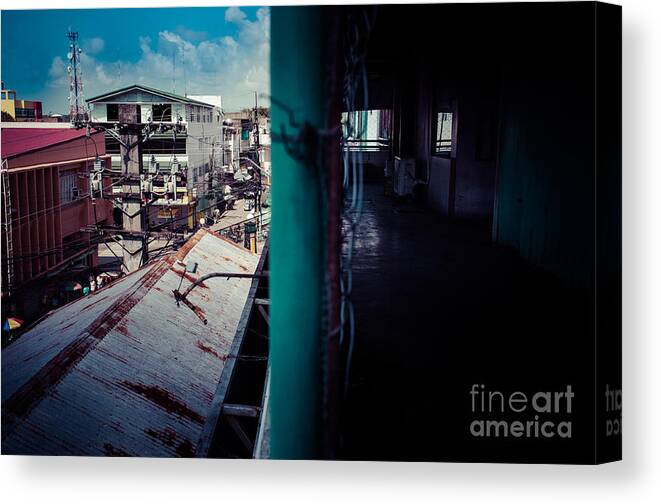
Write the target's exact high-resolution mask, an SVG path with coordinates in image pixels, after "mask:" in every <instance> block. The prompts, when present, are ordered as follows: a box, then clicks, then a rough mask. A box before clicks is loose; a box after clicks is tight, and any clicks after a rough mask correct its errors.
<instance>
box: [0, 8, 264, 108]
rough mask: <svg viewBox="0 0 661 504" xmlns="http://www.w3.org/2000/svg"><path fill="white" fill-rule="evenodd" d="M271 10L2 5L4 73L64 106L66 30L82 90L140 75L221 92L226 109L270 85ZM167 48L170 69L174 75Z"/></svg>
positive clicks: (24, 91) (11, 84) (92, 91)
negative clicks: (76, 47) (77, 52)
mask: <svg viewBox="0 0 661 504" xmlns="http://www.w3.org/2000/svg"><path fill="white" fill-rule="evenodd" d="M269 21H270V20H269V11H268V8H264V7H261V8H258V7H241V8H238V7H229V8H222V7H217V8H215V7H214V8H155V9H71V10H31V11H6V10H4V11H2V81H3V82H4V83H5V87H7V88H11V89H15V90H16V91H17V97H18V98H24V99H28V100H30V99H33V100H42V101H43V102H44V112H49V111H53V112H60V113H66V112H67V107H68V105H67V103H68V102H67V96H68V87H67V86H68V76H67V72H66V66H67V65H66V53H67V47H68V41H67V39H66V32H67V31H68V30H69V29H72V30H74V31H77V32H78V33H79V36H80V42H81V46H82V48H83V58H82V66H83V68H82V71H83V82H84V84H85V96H86V97H88V98H89V97H91V96H94V95H96V94H100V93H103V92H105V91H109V90H111V89H116V88H119V87H123V86H127V85H130V84H134V83H142V84H145V85H148V86H153V87H157V88H160V89H163V90H166V91H173V88H174V90H175V91H176V92H177V93H178V94H184V92H185V91H187V92H188V94H189V95H190V94H199V95H222V96H223V99H224V105H225V109H226V110H238V109H240V108H242V107H245V106H250V105H251V104H252V103H253V102H254V98H252V92H253V91H258V92H259V93H268V92H269V48H270V47H269V44H270V38H269V37H270V33H269ZM173 55H174V58H175V68H176V70H175V73H174V77H175V79H174V83H173V72H172V68H173V64H172V60H173Z"/></svg>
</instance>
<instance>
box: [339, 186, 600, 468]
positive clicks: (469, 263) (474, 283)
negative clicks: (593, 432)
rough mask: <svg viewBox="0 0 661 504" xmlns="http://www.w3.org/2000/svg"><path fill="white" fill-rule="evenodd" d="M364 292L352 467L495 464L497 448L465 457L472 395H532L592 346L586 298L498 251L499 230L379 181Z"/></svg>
mask: <svg viewBox="0 0 661 504" xmlns="http://www.w3.org/2000/svg"><path fill="white" fill-rule="evenodd" d="M345 241H346V240H345ZM344 252H345V254H346V244H345V251H344ZM353 282H354V283H353V296H352V299H353V303H354V307H355V314H356V333H355V334H356V335H355V350H354V354H353V361H352V367H351V375H350V385H349V387H348V392H347V395H346V398H345V402H344V411H343V418H344V425H343V429H342V430H343V437H342V451H341V457H342V458H345V459H354V460H356V459H358V460H468V459H469V458H472V457H473V458H474V457H476V456H478V458H479V457H480V456H481V457H482V459H484V460H485V461H487V460H489V459H490V455H489V453H490V450H489V447H488V444H482V445H476V446H475V452H474V453H467V452H466V451H465V446H467V443H468V445H469V446H470V442H471V439H470V436H469V435H468V425H469V423H470V418H471V413H470V396H469V394H468V391H469V389H470V386H471V385H472V384H473V383H487V384H489V385H490V386H497V387H501V388H503V389H508V388H512V387H522V386H524V385H525V383H526V381H527V380H530V379H531V378H533V377H537V378H540V379H544V377H546V376H550V374H553V373H552V371H553V370H557V369H558V368H561V367H562V366H563V363H568V362H569V361H570V360H572V359H581V358H583V356H584V355H587V354H586V352H588V349H589V348H591V347H590V341H587V340H586V337H585V336H586V334H589V331H590V320H589V318H588V317H587V314H588V306H587V305H586V302H585V301H584V299H587V296H584V295H581V294H578V293H576V292H574V291H573V290H572V289H569V288H567V287H566V286H563V285H561V284H560V283H559V282H558V281H557V280H556V279H555V278H554V277H552V276H551V275H549V274H546V273H544V272H542V271H539V270H537V269H535V268H533V267H532V266H530V265H528V264H527V263H526V262H524V261H523V260H521V259H520V258H519V257H518V256H517V255H516V254H515V253H514V252H513V251H510V250H505V249H502V248H500V247H497V246H495V245H493V244H492V242H491V234H490V227H489V225H488V224H484V223H461V222H449V221H447V220H444V219H442V218H441V217H439V216H438V215H437V214H435V213H433V212H431V211H426V210H422V209H419V208H416V207H415V206H412V205H399V204H397V203H396V202H395V201H394V200H393V199H392V198H390V197H385V196H384V194H383V185H382V184H380V183H378V184H377V183H372V184H368V185H366V187H365V197H364V213H363V216H362V219H361V222H360V224H359V227H358V230H357V233H356V237H355V247H354V258H353ZM568 348H570V349H571V351H568ZM555 374H556V375H557V374H558V373H555ZM573 378H574V377H572V376H566V377H564V376H561V379H566V380H572V379H573ZM547 381H549V386H558V387H559V386H561V385H562V383H564V382H562V383H560V382H558V383H555V382H553V380H547ZM561 381H562V380H561ZM578 414H579V415H580V414H581V412H578ZM586 421H587V419H586ZM462 447H464V448H462ZM561 455H562V454H560V453H559V454H558V457H561ZM501 460H502V456H501ZM511 460H512V461H517V451H516V449H513V450H512V452H511Z"/></svg>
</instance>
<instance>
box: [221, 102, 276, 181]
mask: <svg viewBox="0 0 661 504" xmlns="http://www.w3.org/2000/svg"><path fill="white" fill-rule="evenodd" d="M254 117H255V116H254V112H253V111H252V110H242V111H241V112H226V113H225V118H226V120H230V121H232V126H233V127H234V129H235V131H236V140H235V144H234V148H235V151H236V152H235V158H237V157H239V156H243V157H248V158H250V159H252V160H253V161H255V162H257V163H259V164H260V166H262V167H263V168H264V169H266V170H268V171H270V169H271V119H270V117H267V116H264V115H260V116H259V118H258V120H257V132H258V136H256V133H257V132H256V131H255V124H254V122H255V121H254ZM257 141H259V149H257V148H256V146H257Z"/></svg>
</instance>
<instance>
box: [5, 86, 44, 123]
mask: <svg viewBox="0 0 661 504" xmlns="http://www.w3.org/2000/svg"><path fill="white" fill-rule="evenodd" d="M2 112H4V113H6V114H7V115H9V117H11V118H12V120H14V121H40V120H41V119H42V107H41V102H40V101H34V100H18V99H17V98H16V91H14V90H13V89H5V86H4V84H3V85H2Z"/></svg>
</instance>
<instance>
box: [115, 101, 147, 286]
mask: <svg viewBox="0 0 661 504" xmlns="http://www.w3.org/2000/svg"><path fill="white" fill-rule="evenodd" d="M119 120H120V122H121V123H123V124H125V125H126V129H125V130H124V131H123V132H122V135H121V139H122V141H121V142H120V146H121V148H120V155H121V159H122V172H123V174H124V176H125V180H124V184H123V185H122V214H123V218H122V228H123V231H124V233H123V235H124V236H123V239H122V250H123V262H124V267H125V268H126V270H127V271H128V272H129V273H130V272H132V271H135V270H137V269H138V268H139V267H140V266H142V265H143V264H144V263H145V262H146V261H147V256H148V253H147V252H148V251H147V243H146V240H145V236H146V235H145V231H146V229H145V224H146V220H147V219H146V215H145V214H146V211H145V210H146V207H144V208H143V204H142V191H141V187H140V179H141V175H142V142H143V138H142V128H141V126H140V118H139V117H138V107H137V105H132V104H126V105H123V104H122V105H120V106H119Z"/></svg>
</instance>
